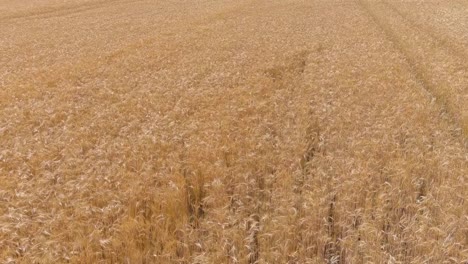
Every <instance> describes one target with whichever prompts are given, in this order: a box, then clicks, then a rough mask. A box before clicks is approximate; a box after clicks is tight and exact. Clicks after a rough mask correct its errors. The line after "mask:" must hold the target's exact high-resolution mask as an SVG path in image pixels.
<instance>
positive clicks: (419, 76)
mask: <svg viewBox="0 0 468 264" xmlns="http://www.w3.org/2000/svg"><path fill="white" fill-rule="evenodd" d="M356 2H357V3H358V5H360V6H361V7H362V9H363V10H364V11H365V12H366V13H367V14H368V16H369V17H370V18H371V19H372V21H373V22H374V23H375V24H376V25H377V26H378V28H380V29H381V30H382V31H383V33H384V34H385V35H386V36H387V38H388V39H389V40H390V41H391V42H392V43H393V44H394V47H395V48H396V49H397V50H398V51H399V52H400V53H401V54H402V55H403V58H404V60H405V61H406V63H407V64H408V65H409V68H410V70H411V73H412V75H413V76H414V78H415V80H416V81H417V83H419V84H420V86H421V88H422V89H423V90H424V92H425V93H426V94H427V95H428V96H429V97H430V98H431V100H434V101H436V102H437V103H438V104H439V106H440V108H441V110H442V111H444V112H447V113H448V114H449V115H450V118H451V119H452V120H453V122H454V123H455V124H456V125H457V127H459V128H461V129H462V134H463V137H464V138H466V137H467V136H468V125H466V124H464V120H462V118H458V116H457V114H456V112H457V111H456V109H453V107H450V102H449V100H447V99H446V96H445V95H444V94H441V92H438V91H437V89H436V87H435V85H434V84H433V83H432V82H431V81H430V80H428V79H427V78H425V75H426V74H425V72H424V69H422V68H421V67H419V66H418V63H416V61H415V58H414V56H413V55H412V54H411V51H410V50H409V48H406V47H405V43H404V42H403V41H402V40H401V39H400V38H399V37H398V36H397V34H396V32H395V31H394V30H392V29H391V28H390V26H389V25H388V24H386V23H385V22H384V21H383V20H382V19H381V18H380V17H379V16H378V15H377V14H375V13H374V12H373V11H372V10H371V8H370V6H369V5H368V3H365V2H366V1H363V0H357V1H356Z"/></svg>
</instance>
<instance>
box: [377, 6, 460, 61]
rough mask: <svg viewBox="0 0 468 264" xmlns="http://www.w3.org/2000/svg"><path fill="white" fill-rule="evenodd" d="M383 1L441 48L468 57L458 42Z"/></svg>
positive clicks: (409, 24) (408, 23)
mask: <svg viewBox="0 0 468 264" xmlns="http://www.w3.org/2000/svg"><path fill="white" fill-rule="evenodd" d="M382 3H383V4H384V5H386V6H388V8H390V9H391V10H392V11H394V12H395V13H396V14H398V15H399V16H400V17H401V18H402V19H403V20H404V21H405V23H406V24H407V25H408V26H410V27H411V28H413V29H414V30H416V31H418V32H420V33H421V34H425V35H427V36H428V37H430V38H432V39H433V40H434V42H435V43H436V44H437V45H438V46H439V47H441V48H445V49H446V50H447V51H448V52H449V53H451V54H452V55H454V56H457V57H460V58H463V59H467V58H468V53H467V52H466V50H465V49H464V48H463V47H461V46H460V45H458V44H455V43H454V42H453V41H452V40H451V39H449V38H448V37H445V36H444V37H439V36H437V34H436V33H435V32H434V30H432V29H430V28H429V27H427V26H424V25H420V24H419V23H417V22H416V21H415V20H414V19H412V18H410V15H408V13H405V12H402V11H400V10H399V9H398V8H396V7H395V6H394V5H393V4H391V3H389V2H388V1H386V0H382Z"/></svg>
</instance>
